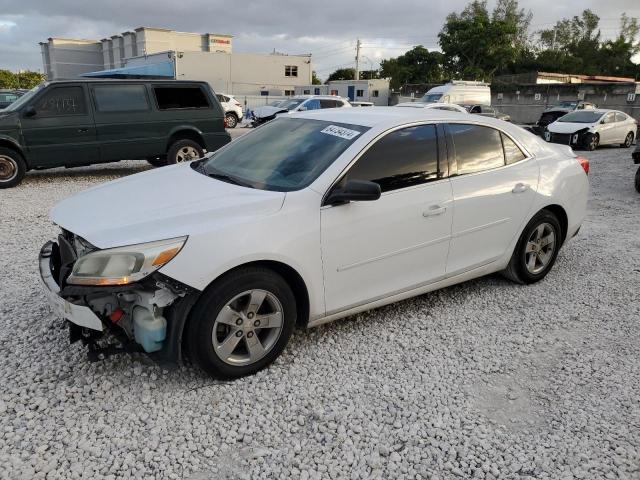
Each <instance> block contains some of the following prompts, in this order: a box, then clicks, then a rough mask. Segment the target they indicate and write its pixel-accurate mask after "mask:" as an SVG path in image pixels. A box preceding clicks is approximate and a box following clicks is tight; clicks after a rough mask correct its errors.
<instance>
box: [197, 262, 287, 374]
mask: <svg viewBox="0 0 640 480" xmlns="http://www.w3.org/2000/svg"><path fill="white" fill-rule="evenodd" d="M295 323H296V300H295V297H294V295H293V292H292V291H291V288H290V287H289V285H288V284H287V282H286V281H285V280H284V279H283V278H282V277H281V276H280V275H278V274H277V273H275V272H273V271H272V270H269V269H266V268H261V267H250V268H242V269H239V270H236V271H234V272H231V273H229V274H227V275H225V276H224V277H222V278H221V279H220V280H218V281H216V282H215V283H214V284H212V285H211V286H210V287H208V288H207V289H206V290H205V291H204V292H203V294H202V298H201V299H200V300H199V302H198V304H197V305H196V306H195V308H194V310H193V312H192V314H191V315H190V318H189V324H188V333H187V341H188V348H189V355H190V356H191V357H192V358H193V360H194V361H195V362H196V363H197V364H198V365H199V366H200V368H202V369H203V370H204V371H205V372H207V373H208V374H209V375H211V376H212V377H214V378H222V379H224V378H237V377H243V376H245V375H252V374H254V373H256V372H258V371H259V370H261V369H263V368H265V367H266V366H268V365H270V364H271V363H272V362H273V361H274V360H275V359H276V358H277V357H278V356H279V355H280V353H281V352H282V351H283V350H284V348H285V346H286V345H287V342H288V341H289V337H290V336H291V333H292V332H293V328H294V326H295Z"/></svg>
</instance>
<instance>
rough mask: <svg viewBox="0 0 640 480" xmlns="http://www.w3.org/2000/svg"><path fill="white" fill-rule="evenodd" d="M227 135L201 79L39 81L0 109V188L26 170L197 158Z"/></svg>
mask: <svg viewBox="0 0 640 480" xmlns="http://www.w3.org/2000/svg"><path fill="white" fill-rule="evenodd" d="M230 140H231V137H230V135H229V134H228V133H227V132H226V130H225V128H224V111H223V109H222V107H221V106H220V103H219V102H218V100H217V98H216V96H215V94H214V93H213V91H212V90H211V88H210V87H209V84H207V83H205V82H189V81H179V80H165V81H163V80H84V79H82V80H64V81H52V82H45V83H42V84H40V85H38V86H37V87H35V88H34V89H33V90H30V91H29V92H27V93H25V94H24V95H23V96H22V97H20V98H19V99H18V100H16V101H15V102H14V103H13V104H11V105H9V107H7V108H6V109H4V110H1V111H0V188H8V187H13V186H15V185H17V184H18V183H20V181H21V180H22V178H23V177H24V174H25V172H26V171H27V170H30V169H43V168H53V167H62V166H64V167H78V166H83V165H91V164H94V163H103V162H114V161H119V160H134V159H145V160H148V161H149V162H150V163H151V164H152V165H156V166H160V165H166V164H171V163H178V162H182V161H187V160H192V159H194V158H199V157H201V156H202V155H203V154H204V151H205V150H206V151H213V150H216V149H218V148H220V147H221V146H223V145H225V144H226V143H228V142H229V141H230Z"/></svg>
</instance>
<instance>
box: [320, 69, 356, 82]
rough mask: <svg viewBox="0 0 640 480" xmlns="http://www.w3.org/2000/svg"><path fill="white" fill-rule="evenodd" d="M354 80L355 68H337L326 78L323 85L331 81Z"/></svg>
mask: <svg viewBox="0 0 640 480" xmlns="http://www.w3.org/2000/svg"><path fill="white" fill-rule="evenodd" d="M354 78H356V70H355V68H339V69H338V70H336V71H335V72H333V73H332V74H331V75H329V78H327V81H326V82H324V83H329V82H330V81H332V80H353V79H354Z"/></svg>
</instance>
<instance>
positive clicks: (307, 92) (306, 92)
mask: <svg viewBox="0 0 640 480" xmlns="http://www.w3.org/2000/svg"><path fill="white" fill-rule="evenodd" d="M302 93H303V94H304V95H309V94H310V93H311V90H303V91H302Z"/></svg>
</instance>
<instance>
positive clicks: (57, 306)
mask: <svg viewBox="0 0 640 480" xmlns="http://www.w3.org/2000/svg"><path fill="white" fill-rule="evenodd" d="M53 245H54V243H53V242H47V243H45V244H44V245H43V246H42V249H41V250H40V255H39V259H38V260H39V262H38V263H39V266H40V279H41V280H42V283H43V285H44V291H45V294H46V295H47V299H48V300H49V304H50V305H51V308H52V310H53V311H54V313H55V314H56V315H58V316H59V317H60V318H63V319H65V320H68V321H70V322H71V323H74V324H75V325H78V326H79V327H83V328H89V329H91V330H96V331H99V332H102V331H103V330H104V326H103V325H102V321H101V320H100V318H98V316H97V315H96V314H95V313H93V311H92V310H91V309H90V308H89V307H87V306H84V305H77V304H75V303H71V302H69V301H68V300H65V299H64V298H62V297H61V296H60V286H59V285H58V283H57V282H56V280H55V278H53V274H52V273H51V259H52V256H53Z"/></svg>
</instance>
